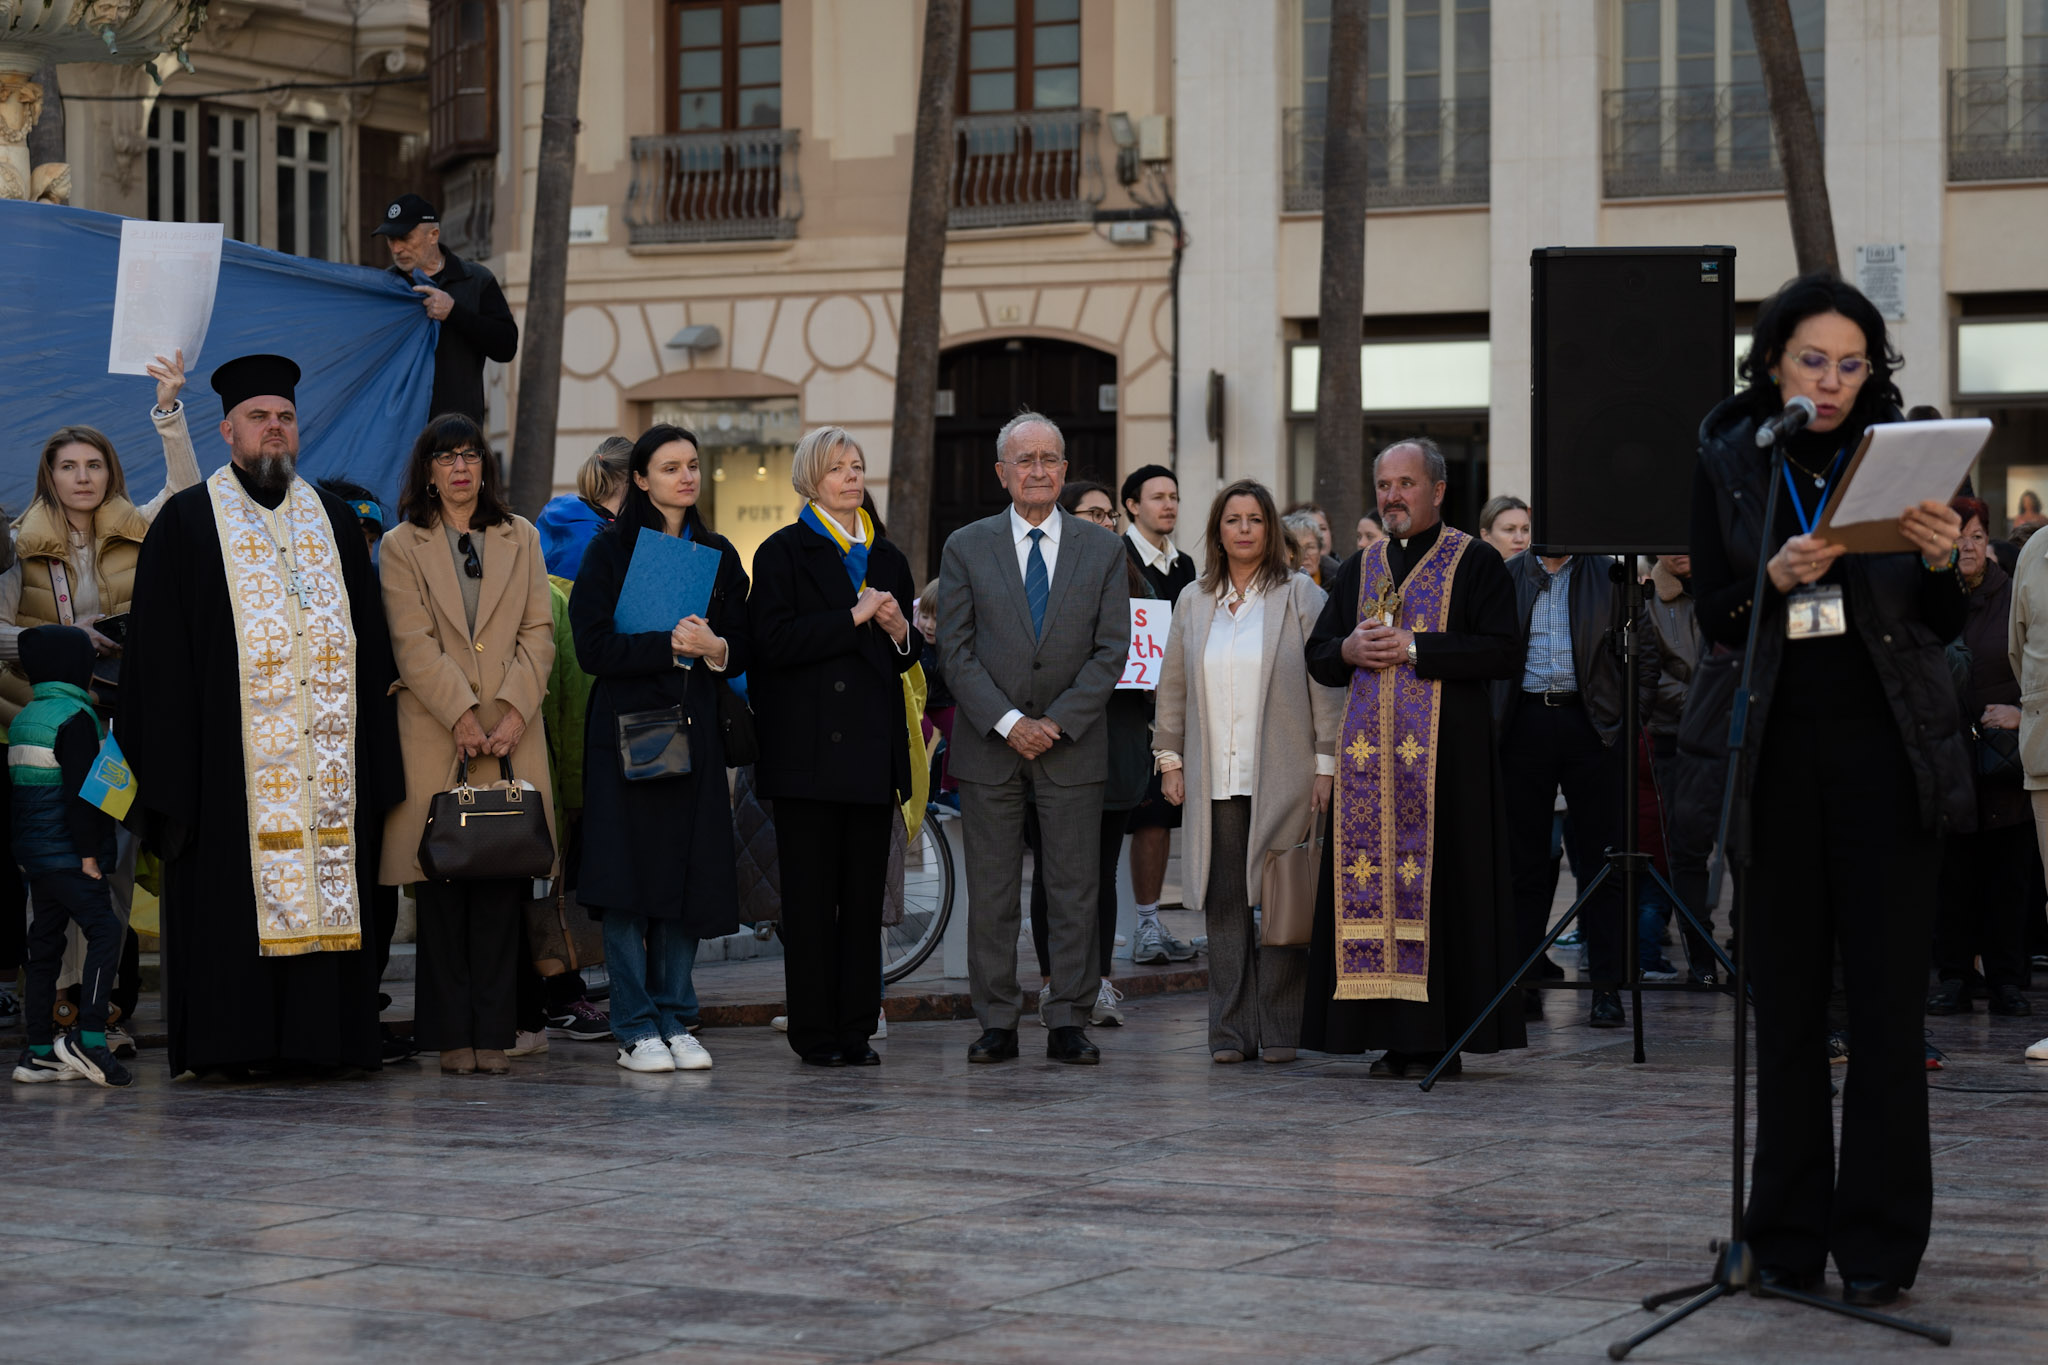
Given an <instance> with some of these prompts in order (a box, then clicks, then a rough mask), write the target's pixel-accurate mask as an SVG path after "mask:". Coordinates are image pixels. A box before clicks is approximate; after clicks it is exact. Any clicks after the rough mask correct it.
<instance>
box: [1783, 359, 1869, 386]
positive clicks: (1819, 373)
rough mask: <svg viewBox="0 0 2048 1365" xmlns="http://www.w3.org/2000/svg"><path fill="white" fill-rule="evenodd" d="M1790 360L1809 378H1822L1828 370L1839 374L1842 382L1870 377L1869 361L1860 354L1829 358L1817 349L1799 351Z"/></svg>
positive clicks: (1850, 382)
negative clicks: (1836, 358) (1835, 358)
mask: <svg viewBox="0 0 2048 1365" xmlns="http://www.w3.org/2000/svg"><path fill="white" fill-rule="evenodd" d="M1792 360H1793V363H1795V364H1797V365H1798V366H1799V368H1800V370H1801V371H1802V372H1803V373H1805V375H1806V376H1807V377H1808V378H1809V379H1816V380H1817V379H1821V378H1824V377H1825V376H1826V375H1827V372H1828V371H1829V370H1833V371H1834V372H1835V373H1836V374H1838V375H1840V376H1841V377H1842V382H1843V383H1844V384H1861V383H1862V382H1863V381H1864V380H1866V379H1868V378H1870V362H1869V361H1867V360H1865V359H1864V358H1863V357H1862V356H1860V355H1852V356H1844V357H1843V358H1842V359H1840V360H1830V359H1829V358H1828V357H1826V356H1824V355H1822V354H1821V353H1820V352H1819V351H1801V352H1800V353H1799V354H1798V355H1796V356H1794V357H1792Z"/></svg>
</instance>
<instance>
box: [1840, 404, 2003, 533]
mask: <svg viewBox="0 0 2048 1365" xmlns="http://www.w3.org/2000/svg"><path fill="white" fill-rule="evenodd" d="M1990 439H1991V421H1990V419H1989V418H1986V417H1960V418H1951V419H1948V420H1946V421H1940V422H1891V423H1887V424H1885V425H1882V426H1876V427H1872V428H1871V429H1870V450H1869V451H1868V453H1866V454H1865V455H1864V457H1863V463H1862V464H1861V465H1860V466H1859V467H1858V468H1857V470H1856V477H1855V478H1853V479H1851V480H1849V484H1848V486H1847V487H1846V488H1844V489H1843V490H1842V496H1841V500H1840V501H1839V502H1838V503H1837V504H1836V505H1835V507H1834V508H1833V509H1832V510H1831V511H1830V513H1829V515H1828V521H1829V522H1830V523H1832V524H1833V525H1836V526H1854V525H1857V524H1858V523H1860V522H1869V521H1897V520H1898V519H1899V514H1900V513H1902V512H1904V511H1905V510H1906V509H1907V508H1908V507H1913V506H1916V505H1918V504H1919V503H1921V502H1925V501H1929V500H1932V501H1934V502H1944V503H1945V502H1947V501H1948V500H1949V499H1950V498H1952V497H1954V496H1955V491H1956V489H1957V487H1958V486H1960V485H1961V484H1962V481H1963V476H1964V475H1966V474H1968V473H1969V472H1970V463H1971V461H1973V460H1975V459H1976V458H1977V452H1978V451H1980V450H1982V449H1983V448H1984V443H1985V442H1986V441H1988V440H1990Z"/></svg>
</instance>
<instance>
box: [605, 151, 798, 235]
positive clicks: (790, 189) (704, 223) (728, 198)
mask: <svg viewBox="0 0 2048 1365" xmlns="http://www.w3.org/2000/svg"><path fill="white" fill-rule="evenodd" d="M796 152H797V130H796V129H794V128H742V129H735V130H732V131H728V132H708V133H661V134H657V135H654V136H651V137H636V138H634V139H633V180H632V184H631V185H630V186H629V187H628V188H627V190H626V227H627V231H628V233H629V239H630V240H631V242H632V244H633V245H634V246H646V245H653V244H666V243H676V242H745V241H780V240H786V239H788V238H791V237H794V236H796V224H797V219H799V218H801V217H803V212H804V207H803V203H804V201H803V190H802V186H801V185H800V184H799V182H798V180H797V174H796Z"/></svg>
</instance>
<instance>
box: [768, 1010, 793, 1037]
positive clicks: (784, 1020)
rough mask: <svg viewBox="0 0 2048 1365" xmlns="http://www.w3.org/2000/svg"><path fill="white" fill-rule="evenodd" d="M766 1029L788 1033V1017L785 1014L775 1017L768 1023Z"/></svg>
mask: <svg viewBox="0 0 2048 1365" xmlns="http://www.w3.org/2000/svg"><path fill="white" fill-rule="evenodd" d="M768 1027H769V1028H772V1029H774V1030H775V1031H776V1032H777V1033H787V1032H789V1016H788V1015H786V1014H778V1015H776V1016H775V1017H774V1018H773V1019H770V1020H769V1021H768Z"/></svg>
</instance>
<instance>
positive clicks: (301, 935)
mask: <svg viewBox="0 0 2048 1365" xmlns="http://www.w3.org/2000/svg"><path fill="white" fill-rule="evenodd" d="M206 489H207V493H208V494H209V495H210V496H211V498H212V500H213V519H214V525H215V527H216V528H217V529H218V530H219V532H220V551H221V563H222V566H223V568H225V570H226V571H227V581H228V601H229V604H230V605H231V606H232V607H233V609H234V614H235V639H236V641H237V644H238V653H239V658H240V665H241V682H242V763H243V773H244V775H245V776H246V778H247V789H248V802H249V864H250V869H251V872H252V874H253V876H254V879H255V887H256V942H257V951H258V952H259V953H261V954H262V955H263V956H265V957H293V956H296V955H298V954H300V953H317V952H322V951H329V952H340V951H347V950H350V949H355V948H360V947H362V915H361V912H360V909H359V907H358V905H357V895H356V849H355V813H356V812H355V805H356V782H355V733H356V695H355V671H356V637H355V630H354V627H353V626H352V625H351V623H350V621H349V614H348V591H347V589H346V588H345V587H344V585H343V583H342V577H341V554H340V552H339V551H338V550H337V549H336V548H335V544H334V528H333V526H332V524H331V523H330V522H329V521H328V520H327V513H326V511H325V509H323V508H322V507H321V505H320V497H319V495H318V494H317V493H315V492H314V491H313V489H312V488H311V487H310V486H309V485H308V484H307V483H306V482H305V481H304V480H303V479H293V480H292V484H291V490H290V492H289V493H288V494H287V495H286V497H285V500H284V503H283V504H282V505H281V506H279V507H278V508H277V510H276V511H270V510H267V509H265V508H264V507H262V506H259V505H258V504H257V503H256V502H255V501H254V500H253V499H251V498H250V497H249V495H248V494H247V493H246V492H244V491H243V489H242V484H241V481H240V480H239V479H237V478H236V477H235V475H234V472H233V469H232V468H231V467H225V466H224V467H223V468H221V469H220V470H219V471H218V472H217V473H215V474H214V476H213V477H212V478H210V479H208V480H207V481H206Z"/></svg>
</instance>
